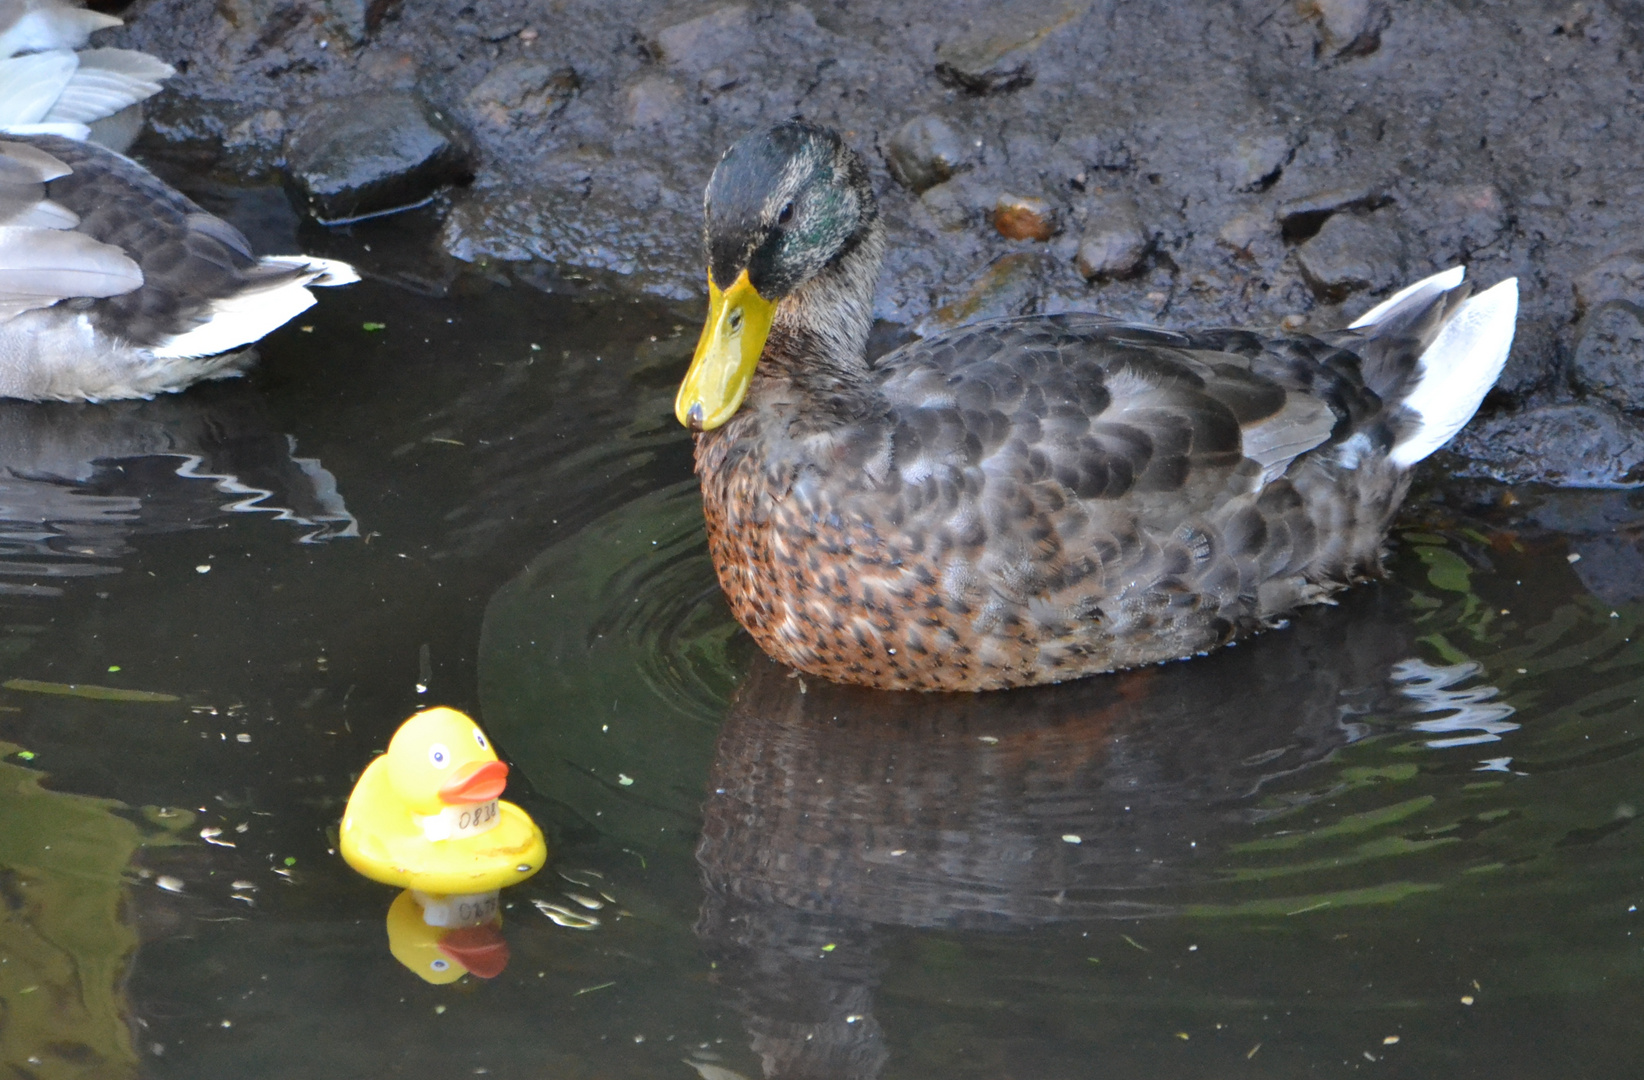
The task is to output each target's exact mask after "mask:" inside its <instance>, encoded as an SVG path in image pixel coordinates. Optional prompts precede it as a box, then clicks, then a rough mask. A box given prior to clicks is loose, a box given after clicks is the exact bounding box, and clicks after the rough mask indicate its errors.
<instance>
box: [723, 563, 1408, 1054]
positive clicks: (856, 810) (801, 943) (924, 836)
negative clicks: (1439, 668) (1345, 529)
mask: <svg viewBox="0 0 1644 1080" xmlns="http://www.w3.org/2000/svg"><path fill="white" fill-rule="evenodd" d="M1390 594H1391V590H1385V589H1372V590H1366V591H1364V592H1362V593H1358V594H1354V595H1353V596H1351V597H1350V598H1349V599H1348V600H1347V602H1346V603H1344V604H1343V605H1342V607H1343V608H1344V609H1346V610H1337V611H1335V612H1326V613H1324V614H1323V615H1322V616H1320V615H1319V614H1318V613H1317V612H1309V613H1304V614H1303V615H1302V616H1301V617H1300V618H1299V619H1298V620H1297V621H1298V623H1299V624H1301V625H1298V626H1297V627H1296V628H1295V629H1294V630H1293V631H1292V632H1291V633H1287V634H1273V635H1268V636H1267V637H1265V638H1262V639H1259V640H1257V641H1255V642H1252V643H1249V644H1248V645H1246V646H1244V647H1241V648H1237V649H1233V650H1230V651H1228V652H1226V653H1223V654H1220V655H1217V656H1212V657H1208V658H1205V659H1196V660H1194V661H1193V662H1192V663H1188V664H1166V665H1163V666H1160V667H1153V668H1146V669H1141V670H1136V671H1131V672H1126V673H1122V674H1116V675H1109V676H1101V677H1097V678H1094V679H1084V680H1080V681H1078V682H1073V683H1067V684H1064V685H1061V686H1052V687H1041V688H1034V689H1027V690H1013V691H1002V692H997V693H983V694H921V693H888V692H886V691H882V690H870V689H862V688H856V687H848V686H841V685H835V684H831V683H826V682H823V681H822V680H819V679H804V678H803V677H800V676H795V675H793V674H791V673H790V672H789V671H788V670H787V669H785V668H782V667H780V666H778V665H776V664H775V663H774V662H771V661H769V660H767V659H765V658H764V657H758V658H756V660H755V661H754V664H753V668H752V670H751V672H750V673H749V676H748V678H747V679H746V681H745V682H744V683H743V685H742V687H741V689H740V692H739V693H738V695H737V697H736V699H735V701H734V702H733V704H732V707H731V710H730V714H729V716H728V717H727V719H726V722H725V725H724V727H723V729H722V730H721V733H720V736H719V741H718V745H717V747H716V752H715V762H714V766H713V771H712V774H711V782H710V786H709V791H710V794H709V796H708V799H707V802H706V805H705V807H704V824H703V833H702V839H701V843H700V844H699V846H698V848H697V861H698V863H699V864H700V866H701V869H702V873H703V877H704V880H705V885H706V900H705V902H704V905H703V908H702V911H701V915H700V918H699V920H698V923H697V932H698V934H699V936H700V937H701V939H702V941H703V942H704V945H705V947H706V949H707V951H708V953H709V954H710V957H711V958H712V959H713V960H714V961H715V963H716V964H717V972H718V974H719V977H720V978H721V979H722V980H724V981H725V982H726V983H728V984H729V985H730V986H731V987H732V988H733V990H734V992H735V994H736V997H737V999H738V1001H739V1008H740V1009H741V1010H742V1012H743V1015H744V1020H745V1023H746V1026H747V1029H748V1031H749V1033H750V1035H751V1037H752V1046H753V1049H754V1050H755V1052H756V1053H758V1054H759V1055H760V1056H761V1058H762V1059H763V1061H764V1070H765V1075H766V1076H767V1077H771V1078H776V1077H781V1078H784V1080H794V1078H804V1080H810V1078H815V1080H822V1078H824V1077H825V1078H828V1080H842V1078H851V1080H859V1078H869V1077H875V1076H878V1075H879V1074H880V1071H881V1069H882V1068H883V1066H884V1064H885V1062H886V1060H887V1059H888V1056H889V1054H890V1048H889V1047H888V1046H887V1045H886V1043H885V1039H884V1037H883V1032H882V1031H881V1028H880V1026H879V1024H878V1022H877V1021H876V1019H875V1017H874V1008H873V1005H874V1002H873V997H874V991H875V988H876V987H877V985H878V982H879V979H880V976H881V972H882V969H883V961H882V960H881V959H879V958H878V956H877V955H876V943H877V942H878V940H879V939H880V938H881V937H882V936H883V935H884V934H885V933H886V932H887V931H888V930H889V929H891V928H897V927H907V928H922V929H947V930H998V931H1011V930H1025V929H1030V928H1034V927H1043V926H1047V925H1051V924H1056V923H1066V922H1072V921H1081V920H1094V919H1101V918H1104V917H1124V916H1137V915H1145V914H1165V913H1168V912H1169V911H1170V910H1172V903H1171V899H1170V897H1171V895H1172V894H1174V895H1180V894H1181V892H1182V890H1190V889H1191V888H1192V887H1193V886H1194V884H1195V883H1202V882H1208V881H1211V880H1212V879H1213V876H1214V875H1215V873H1216V867H1217V857H1218V853H1219V852H1220V851H1221V850H1223V849H1224V848H1225V846H1226V845H1227V844H1229V843H1233V842H1236V841H1238V840H1242V839H1250V838H1251V833H1250V825H1251V823H1252V822H1254V821H1256V820H1257V819H1258V817H1259V815H1260V813H1261V809H1260V807H1259V805H1258V799H1259V798H1260V797H1261V796H1263V795H1264V794H1265V792H1264V788H1266V787H1267V786H1268V785H1270V784H1272V783H1273V782H1274V781H1276V780H1279V779H1280V778H1283V777H1287V776H1293V775H1294V774H1297V773H1300V772H1303V771H1305V770H1307V769H1309V768H1311V767H1313V766H1315V765H1317V764H1319V763H1320V762H1322V761H1323V760H1325V759H1326V758H1327V757H1328V756H1329V755H1330V754H1331V753H1332V752H1333V751H1335V750H1337V749H1338V748H1340V747H1342V746H1344V745H1346V744H1348V743H1350V742H1352V741H1354V740H1356V739H1358V738H1361V737H1363V735H1364V734H1365V733H1366V731H1367V730H1368V729H1367V728H1366V727H1365V726H1364V725H1363V724H1362V723H1359V722H1356V721H1355V720H1354V717H1355V716H1362V715H1364V714H1366V713H1368V712H1371V711H1375V710H1377V709H1379V707H1380V706H1381V705H1383V704H1388V703H1390V702H1392V701H1394V700H1395V695H1396V693H1397V689H1396V686H1395V676H1394V675H1393V674H1392V669H1393V667H1394V665H1395V664H1397V663H1398V662H1399V661H1400V660H1402V659H1404V658H1406V657H1408V656H1409V655H1410V654H1411V652H1412V651H1413V646H1412V642H1411V641H1410V640H1409V638H1410V631H1409V626H1408V620H1407V618H1401V617H1400V615H1399V613H1398V612H1397V611H1396V610H1394V608H1395V607H1396V604H1397V601H1396V599H1395V598H1394V597H1392V596H1391V595H1390Z"/></svg>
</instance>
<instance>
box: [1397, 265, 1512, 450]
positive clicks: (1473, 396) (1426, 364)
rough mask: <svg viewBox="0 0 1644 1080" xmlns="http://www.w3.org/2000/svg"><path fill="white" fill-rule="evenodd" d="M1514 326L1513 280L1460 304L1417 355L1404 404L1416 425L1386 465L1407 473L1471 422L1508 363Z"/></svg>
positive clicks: (1458, 280)
mask: <svg viewBox="0 0 1644 1080" xmlns="http://www.w3.org/2000/svg"><path fill="white" fill-rule="evenodd" d="M1456 273H1458V275H1459V271H1456ZM1432 280H1434V279H1432V278H1429V279H1428V281H1432ZM1459 283H1460V279H1459V276H1458V278H1457V284H1459ZM1417 284H1418V286H1420V285H1424V284H1426V282H1418V283H1417ZM1451 287H1453V286H1451ZM1517 323H1518V279H1517V278H1508V279H1507V280H1506V281H1503V282H1500V283H1499V284H1497V285H1495V286H1493V287H1491V288H1489V289H1486V290H1485V291H1484V292H1481V293H1479V294H1478V295H1476V296H1471V297H1468V298H1467V300H1466V301H1464V302H1463V303H1462V305H1461V307H1460V308H1458V309H1457V310H1456V313H1455V314H1454V315H1452V316H1451V317H1450V319H1449V321H1448V322H1446V323H1445V324H1444V328H1443V329H1442V330H1440V331H1439V333H1438V336H1437V337H1436V338H1434V339H1433V343H1432V344H1431V345H1429V346H1427V350H1426V351H1425V352H1423V353H1422V354H1421V359H1420V361H1419V364H1420V372H1421V374H1420V378H1419V381H1418V382H1417V383H1416V385H1415V387H1414V389H1412V390H1411V391H1410V393H1409V394H1408V395H1406V396H1405V398H1404V401H1403V405H1404V406H1405V407H1406V408H1407V409H1409V410H1410V411H1411V412H1413V413H1415V414H1416V416H1417V419H1418V423H1417V426H1416V427H1415V428H1414V430H1412V431H1410V432H1408V433H1406V434H1405V435H1404V437H1403V438H1401V439H1400V440H1399V442H1398V443H1397V444H1396V445H1395V446H1394V447H1393V450H1392V453H1390V454H1389V455H1388V460H1389V461H1391V462H1392V463H1393V464H1395V465H1399V466H1402V467H1406V468H1408V467H1409V466H1411V465H1414V464H1415V463H1416V462H1418V461H1420V460H1421V459H1422V458H1425V457H1426V456H1427V455H1428V454H1431V453H1432V452H1433V451H1435V450H1437V449H1438V448H1439V447H1441V446H1443V445H1444V444H1445V443H1447V442H1449V441H1450V439H1451V438H1452V437H1454V435H1455V434H1456V432H1458V431H1460V430H1461V429H1462V427H1464V426H1465V425H1466V423H1467V421H1469V420H1471V419H1472V418H1473V414H1474V413H1475V412H1477V411H1478V407H1479V403H1480V402H1482V401H1483V400H1484V395H1485V394H1488V393H1489V392H1490V388H1491V387H1492V386H1494V385H1495V384H1496V379H1497V378H1498V377H1500V375H1501V369H1502V366H1503V365H1505V364H1506V363H1507V353H1508V351H1509V350H1510V349H1511V348H1512V345H1513V331H1514V329H1515V327H1516V326H1517Z"/></svg>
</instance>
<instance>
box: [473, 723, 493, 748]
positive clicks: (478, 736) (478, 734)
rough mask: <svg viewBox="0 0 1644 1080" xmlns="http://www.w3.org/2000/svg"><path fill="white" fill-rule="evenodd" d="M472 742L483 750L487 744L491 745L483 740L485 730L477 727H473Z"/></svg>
mask: <svg viewBox="0 0 1644 1080" xmlns="http://www.w3.org/2000/svg"><path fill="white" fill-rule="evenodd" d="M474 742H475V743H476V744H477V745H478V746H479V748H480V749H481V750H484V749H486V748H487V747H488V746H490V745H491V744H490V743H488V742H486V741H485V732H483V731H481V730H479V729H478V728H475V729H474Z"/></svg>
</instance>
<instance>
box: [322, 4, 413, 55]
mask: <svg viewBox="0 0 1644 1080" xmlns="http://www.w3.org/2000/svg"><path fill="white" fill-rule="evenodd" d="M319 6H320V7H321V8H322V9H323V11H324V12H325V17H326V21H327V22H328V23H330V24H331V26H332V28H333V29H334V30H335V31H336V32H337V33H338V34H339V36H341V37H342V38H343V40H344V41H346V42H347V43H348V44H349V45H351V46H355V47H358V46H360V45H363V44H364V43H365V42H366V40H367V39H368V38H369V37H370V36H371V34H372V33H373V32H374V31H375V30H376V29H377V27H379V26H381V25H382V21H383V19H385V18H386V17H387V16H388V14H389V13H390V12H392V11H393V10H394V9H396V8H398V7H399V6H400V0H322V3H321V4H320V5H319Z"/></svg>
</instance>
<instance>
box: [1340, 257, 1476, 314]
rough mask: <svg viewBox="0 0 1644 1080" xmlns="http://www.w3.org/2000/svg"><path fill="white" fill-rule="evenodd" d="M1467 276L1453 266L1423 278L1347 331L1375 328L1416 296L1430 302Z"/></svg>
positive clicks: (1388, 299) (1390, 298)
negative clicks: (1393, 311) (1374, 326)
mask: <svg viewBox="0 0 1644 1080" xmlns="http://www.w3.org/2000/svg"><path fill="white" fill-rule="evenodd" d="M1466 276H1467V271H1466V270H1465V269H1464V268H1462V267H1460V266H1452V267H1450V269H1448V270H1445V271H1443V272H1442V273H1438V274H1434V275H1433V276H1432V277H1427V278H1422V279H1421V280H1420V281H1418V282H1416V283H1415V284H1414V285H1406V286H1405V287H1404V288H1402V289H1400V290H1399V291H1398V292H1396V293H1394V294H1393V295H1392V296H1389V297H1388V298H1387V299H1385V300H1383V301H1382V302H1381V303H1379V304H1377V305H1376V306H1375V307H1373V308H1371V309H1370V310H1369V311H1366V312H1365V313H1364V314H1363V315H1360V316H1359V317H1358V318H1357V319H1355V320H1353V322H1352V323H1351V324H1349V325H1348V327H1347V329H1349V330H1361V329H1363V328H1364V327H1366V326H1373V325H1375V324H1376V323H1379V322H1381V320H1383V319H1385V318H1386V317H1387V314H1388V312H1390V311H1392V310H1393V309H1394V308H1396V307H1398V306H1399V305H1400V304H1402V303H1403V302H1404V301H1406V300H1408V299H1410V298H1411V297H1413V296H1416V295H1417V294H1418V293H1419V294H1420V295H1421V299H1422V300H1429V299H1431V298H1433V297H1436V296H1438V294H1439V293H1444V292H1449V291H1450V290H1451V289H1453V288H1455V287H1456V286H1457V285H1460V284H1461V279H1462V278H1464V277H1466Z"/></svg>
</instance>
